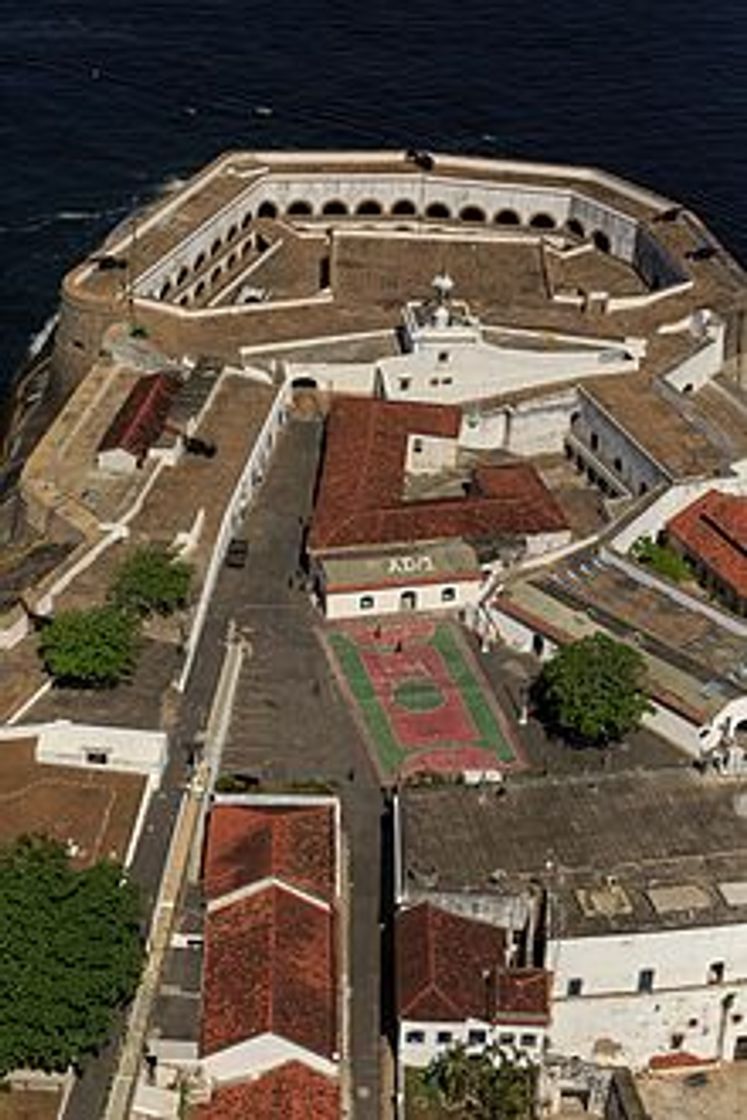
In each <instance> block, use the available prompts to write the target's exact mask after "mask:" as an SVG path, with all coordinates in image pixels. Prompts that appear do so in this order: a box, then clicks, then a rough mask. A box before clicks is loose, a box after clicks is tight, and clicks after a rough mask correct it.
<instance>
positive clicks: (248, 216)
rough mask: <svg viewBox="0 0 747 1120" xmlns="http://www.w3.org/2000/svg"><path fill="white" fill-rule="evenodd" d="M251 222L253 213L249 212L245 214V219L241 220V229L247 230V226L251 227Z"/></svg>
mask: <svg viewBox="0 0 747 1120" xmlns="http://www.w3.org/2000/svg"><path fill="white" fill-rule="evenodd" d="M251 222H252V212H251V210H247V212H246V214H244V217H243V218H242V219H241V228H242V229H246V227H247V226H249V225H251Z"/></svg>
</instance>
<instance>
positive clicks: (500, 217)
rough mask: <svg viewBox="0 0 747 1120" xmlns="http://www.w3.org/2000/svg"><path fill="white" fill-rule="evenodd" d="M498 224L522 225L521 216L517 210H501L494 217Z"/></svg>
mask: <svg viewBox="0 0 747 1120" xmlns="http://www.w3.org/2000/svg"><path fill="white" fill-rule="evenodd" d="M493 221H494V222H495V224H496V225H497V226H520V225H521V218H520V217H519V215H518V214H517V213H516V211H515V210H507V209H506V210H499V211H498V213H497V214H496V216H495V218H494V219H493Z"/></svg>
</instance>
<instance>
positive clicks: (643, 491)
mask: <svg viewBox="0 0 747 1120" xmlns="http://www.w3.org/2000/svg"><path fill="white" fill-rule="evenodd" d="M638 493H639V494H640V496H641V497H643V495H644V494H647V493H648V486H647V485H646V483H645V482H641V483H640V484H639V486H638Z"/></svg>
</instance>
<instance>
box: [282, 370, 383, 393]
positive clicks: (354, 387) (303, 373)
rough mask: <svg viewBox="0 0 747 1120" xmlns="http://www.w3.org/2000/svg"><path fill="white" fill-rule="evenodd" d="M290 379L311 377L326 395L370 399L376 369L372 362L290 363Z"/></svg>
mask: <svg viewBox="0 0 747 1120" xmlns="http://www.w3.org/2000/svg"><path fill="white" fill-rule="evenodd" d="M287 371H288V377H289V379H290V380H291V382H293V381H295V380H296V379H297V378H305V377H310V378H312V379H313V380H314V381H316V383H317V387H318V388H319V389H321V390H322V391H323V392H325V393H353V394H356V395H360V396H366V397H370V396H372V394H373V390H374V382H375V380H376V367H375V366H374V364H373V363H372V362H304V363H299V364H296V363H295V362H289V363H288V366H287Z"/></svg>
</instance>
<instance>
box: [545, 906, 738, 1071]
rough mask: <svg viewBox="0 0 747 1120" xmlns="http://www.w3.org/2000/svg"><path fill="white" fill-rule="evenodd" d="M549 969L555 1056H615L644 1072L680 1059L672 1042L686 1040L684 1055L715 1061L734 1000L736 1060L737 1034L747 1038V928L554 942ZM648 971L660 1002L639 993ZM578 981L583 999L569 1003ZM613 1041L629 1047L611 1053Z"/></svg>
mask: <svg viewBox="0 0 747 1120" xmlns="http://www.w3.org/2000/svg"><path fill="white" fill-rule="evenodd" d="M683 921H686V915H685V916H683ZM720 961H721V962H723V963H724V965H725V972H724V981H723V983H720V984H709V983H708V970H709V967H710V965H712V964H713V963H715V962H720ZM547 964H548V967H549V968H550V969H551V970H552V972H553V974H554V981H553V1013H552V1029H551V1032H550V1045H551V1048H552V1050H553V1051H556V1052H559V1053H562V1054H566V1055H568V1056H574V1055H577V1056H579V1057H581V1058H585V1059H589V1060H592V1059H595V1058H599V1057H600V1056H605V1055H606V1057H607V1059H608V1060H610V1061H614V1063H615V1064H618V1065H620V1064H629V1065H631V1066H632V1067H633V1068H641V1067H643V1066H645V1065H646V1064H647V1063H648V1062H649V1060H650V1059H651V1057H653V1056H654V1055H655V1054H666V1053H671V1052H672V1035H673V1034H679V1033H682V1034H684V1036H685V1039H684V1042H683V1045H682V1049H683V1050H688V1051H691V1052H693V1053H695V1054H697V1055H698V1056H700V1057H703V1058H715V1057H718V1056H719V1053H718V1051H719V1046H720V1029H721V1028H722V1016H723V1000H724V997H725V996H728V995H733V996H734V999H733V1004H732V1006H731V1007H730V1008H729V1010H728V1014H727V1015H726V1016H725V1021H724V1022H723V1030H724V1041H723V1053H724V1055H725V1056H726V1057H731V1055H732V1052H733V1048H734V1039H735V1038H736V1036H737V1035H739V1034H745V1033H747V1028H745V1026H744V1025H741V1024H740V1022H739V1021H737V1022H735V1021H734V1020H733V1018H732V1016H734V1015H737V1016H740V1015H742V1016H743V1015H745V1013H747V925H745V924H735V925H731V926H710V927H698V928H691V929H688V928H682V929H676V930H666V931H656V932H651V933H631V934H629V935H626V936H623V935H610V936H607V937H583V938H576V939H567V940H562V941H550V942H549V944H548V953H547ZM642 969H653V970H654V973H655V975H654V990H653V992H651V993H650V994H649V993H639V992H638V991H637V985H638V974H639V972H640V971H641V970H642ZM576 978H578V979H581V980H582V981H583V989H582V994H581V996H578V997H568V996H567V985H568V981H569V980H571V979H576ZM693 1020H694V1024H693V1025H691V1022H692V1021H693ZM608 1043H612V1044H613V1046H617V1047H619V1049H618V1050H614V1052H613V1053H610V1052H609V1046H608Z"/></svg>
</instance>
